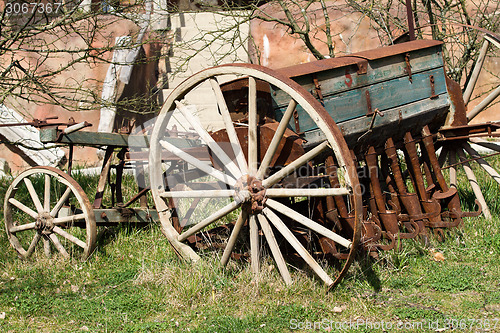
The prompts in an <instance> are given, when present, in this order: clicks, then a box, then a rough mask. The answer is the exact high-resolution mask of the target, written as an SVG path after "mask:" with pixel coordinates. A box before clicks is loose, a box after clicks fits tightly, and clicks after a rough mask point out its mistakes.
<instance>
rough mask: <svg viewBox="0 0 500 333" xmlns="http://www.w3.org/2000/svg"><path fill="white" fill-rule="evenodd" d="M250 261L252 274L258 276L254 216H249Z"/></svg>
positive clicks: (257, 230)
mask: <svg viewBox="0 0 500 333" xmlns="http://www.w3.org/2000/svg"><path fill="white" fill-rule="evenodd" d="M249 225H250V259H251V260H252V263H251V264H252V273H253V274H254V275H257V274H259V264H260V259H259V227H258V226H257V219H256V218H255V215H250V219H249Z"/></svg>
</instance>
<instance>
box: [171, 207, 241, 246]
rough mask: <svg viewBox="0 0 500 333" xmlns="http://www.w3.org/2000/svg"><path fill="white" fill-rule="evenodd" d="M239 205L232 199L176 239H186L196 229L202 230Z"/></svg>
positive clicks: (196, 230)
mask: <svg viewBox="0 0 500 333" xmlns="http://www.w3.org/2000/svg"><path fill="white" fill-rule="evenodd" d="M240 206H241V203H240V202H238V201H232V202H231V203H230V204H228V205H226V206H224V207H223V208H221V209H219V210H218V211H216V212H215V213H213V214H212V215H210V216H209V217H207V218H205V219H204V220H203V221H200V222H199V223H197V224H196V225H194V226H193V227H191V228H189V229H188V230H187V231H186V232H184V233H182V234H181V235H179V237H178V240H179V241H180V242H182V241H184V240H186V239H187V238H188V237H190V236H192V235H194V234H195V233H197V232H198V231H200V230H202V229H203V228H205V227H206V226H208V225H210V224H212V223H213V222H215V221H217V220H218V219H220V218H221V217H224V216H226V215H227V214H229V213H231V212H232V211H233V210H235V209H237V208H238V207H240Z"/></svg>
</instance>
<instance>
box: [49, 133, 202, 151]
mask: <svg viewBox="0 0 500 333" xmlns="http://www.w3.org/2000/svg"><path fill="white" fill-rule="evenodd" d="M59 133H61V131H60V130H57V129H55V128H43V129H41V130H40V140H41V142H43V143H49V142H54V143H55V142H57V143H65V144H70V143H72V144H75V145H80V146H91V147H92V146H95V147H100V146H114V147H131V148H148V147H149V137H148V136H147V135H127V134H119V133H102V132H88V131H78V132H73V133H70V134H63V135H61V137H60V138H59ZM164 140H165V141H167V142H169V143H171V144H173V145H174V146H176V147H178V148H188V147H193V146H195V145H196V143H197V142H198V141H196V140H191V139H184V138H173V137H166V138H164Z"/></svg>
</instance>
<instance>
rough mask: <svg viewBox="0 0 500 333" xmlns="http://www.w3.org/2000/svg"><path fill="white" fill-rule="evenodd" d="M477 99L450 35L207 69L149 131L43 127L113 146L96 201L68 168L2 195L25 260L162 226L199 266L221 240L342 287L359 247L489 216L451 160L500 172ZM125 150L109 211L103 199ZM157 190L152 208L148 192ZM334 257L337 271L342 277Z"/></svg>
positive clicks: (176, 94)
mask: <svg viewBox="0 0 500 333" xmlns="http://www.w3.org/2000/svg"><path fill="white" fill-rule="evenodd" d="M486 38H487V39H486V41H487V43H492V44H495V45H498V43H499V39H498V38H497V37H496V36H494V35H488V36H487V37H486ZM473 81H474V80H471V82H472V83H471V84H472V86H473V84H474V83H473ZM471 84H469V86H471ZM469 89H470V88H469ZM201 90H203V91H204V92H206V91H209V92H211V94H212V95H213V98H214V100H215V101H216V107H215V108H209V107H206V106H205V104H204V102H205V101H204V100H201V99H199V101H198V102H199V103H198V104H197V103H196V97H197V96H201V93H199V91H201ZM495 93H496V95H497V96H498V88H497V89H496V91H494V92H493V94H495ZM467 94H469V92H468V90H467ZM491 97H493V99H494V97H495V96H494V95H492V96H490V98H489V102H491V100H492V98H491ZM467 99H468V97H466V98H464V97H462V90H461V88H460V86H459V85H458V84H457V83H455V82H453V81H451V80H450V79H448V78H447V77H446V73H445V68H444V63H443V56H442V44H441V42H437V41H430V40H417V41H410V42H405V43H401V44H397V45H393V46H389V47H383V48H379V49H375V50H371V51H366V52H361V53H356V54H351V55H349V56H345V57H339V58H332V59H326V60H320V61H316V62H311V63H307V64H303V65H297V66H294V67H289V68H284V69H282V70H279V71H273V70H270V69H267V68H264V67H261V66H257V65H249V64H230V65H223V66H218V67H213V68H208V69H206V70H203V71H201V72H199V73H197V74H195V75H193V76H192V77H190V78H189V79H187V80H185V81H184V82H183V83H181V84H180V85H179V86H177V87H176V88H175V89H174V90H173V91H172V92H171V94H170V95H169V96H168V98H167V99H166V101H165V103H164V105H163V107H162V109H161V112H160V113H159V115H158V117H157V118H156V119H155V122H154V128H153V130H152V132H151V134H150V135H142V134H141V135H122V134H117V133H113V134H101V133H91V132H84V131H80V130H76V129H79V128H76V129H75V128H73V129H71V130H67V129H62V128H60V127H62V126H59V127H57V126H54V127H53V128H50V127H45V128H44V129H43V130H42V131H41V137H42V140H43V141H45V142H56V143H65V144H71V145H88V146H99V147H103V146H106V147H107V150H106V154H105V158H104V163H103V168H102V173H101V179H100V180H99V184H98V189H97V191H96V192H97V194H96V196H95V200H94V202H93V203H92V202H90V200H89V199H88V198H87V196H86V195H85V192H84V191H83V189H82V188H81V186H80V185H79V184H78V183H77V182H76V181H74V180H73V179H72V178H71V176H70V175H69V174H67V173H63V172H62V171H59V170H57V169H54V168H49V167H35V168H32V169H29V170H27V171H24V172H23V173H21V174H20V175H19V176H18V177H17V178H16V179H15V180H14V182H13V183H12V185H11V186H10V188H9V189H8V191H7V196H6V198H5V208H4V209H5V210H4V211H5V225H6V231H7V234H8V236H9V240H10V242H11V244H12V245H13V247H14V248H15V249H16V251H17V252H18V253H19V254H20V255H21V256H22V257H29V256H31V255H32V254H33V253H34V252H35V251H36V250H37V248H38V247H41V248H43V249H44V250H45V252H46V254H47V255H50V254H51V251H52V250H53V249H54V248H55V249H56V250H57V252H59V253H61V254H62V255H64V256H67V257H69V256H73V255H80V256H81V257H83V258H86V257H88V256H89V255H90V254H91V253H92V251H93V250H94V247H95V240H96V230H97V227H99V226H101V225H109V224H113V223H120V222H134V223H138V222H144V223H146V222H148V221H160V223H161V228H162V231H163V233H164V234H165V235H166V237H167V239H168V241H169V242H170V243H171V244H172V246H173V247H174V249H175V250H176V252H177V253H178V254H179V255H180V256H181V257H183V258H186V259H188V260H198V259H199V258H200V255H199V251H206V250H209V249H215V250H220V258H221V259H220V260H221V263H222V264H223V265H226V264H227V263H228V261H229V260H230V259H231V258H235V259H240V258H243V259H245V260H248V261H249V262H251V266H252V270H253V271H254V272H256V273H257V272H258V271H259V263H260V259H259V256H260V255H261V254H262V253H263V250H265V251H269V253H270V254H272V256H273V258H274V260H275V262H276V266H277V267H278V269H279V272H280V273H281V275H282V277H283V279H284V280H285V282H286V283H287V284H288V283H291V277H290V273H289V271H288V267H289V266H288V265H287V263H290V264H293V265H299V264H296V262H302V263H305V264H307V265H308V266H309V267H310V269H311V270H312V271H314V273H315V274H317V275H318V277H319V278H321V279H322V280H323V281H324V282H325V284H326V285H328V286H330V287H332V286H334V285H336V284H337V283H338V282H339V281H340V280H341V279H342V277H343V276H344V275H345V274H346V272H347V270H348V268H349V266H350V264H351V263H352V261H353V260H354V258H355V255H356V253H358V252H359V251H360V250H363V251H365V252H366V253H369V254H370V255H372V256H377V253H378V252H379V251H382V250H390V249H395V248H397V247H398V244H399V243H400V241H401V240H404V239H410V238H418V239H420V240H421V241H422V242H423V243H424V244H425V243H426V242H427V241H428V235H429V233H431V232H432V233H437V234H438V235H441V234H443V230H444V229H445V228H451V227H456V226H459V225H460V224H461V223H462V222H463V218H464V217H465V216H477V215H479V214H480V213H481V208H482V209H483V212H485V213H486V212H487V207H486V206H485V202H484V199H483V198H482V196H481V195H480V191H479V190H477V191H478V192H477V196H478V201H477V207H478V209H477V211H475V212H463V211H462V210H461V206H460V200H459V197H458V194H457V189H456V167H457V166H458V165H460V164H463V166H464V168H465V170H466V172H467V175H468V176H469V177H470V178H471V179H472V177H473V174H472V173H471V172H470V167H469V163H468V162H469V161H470V160H475V161H478V162H479V163H480V165H482V166H484V167H485V169H486V170H487V171H488V172H489V173H490V174H491V175H492V176H493V177H494V178H495V179H496V180H499V179H500V176H499V175H498V173H497V172H496V171H495V170H494V169H493V168H491V167H490V166H489V165H488V164H487V163H486V162H485V161H484V159H483V158H482V157H481V156H479V155H478V153H477V152H476V151H474V150H473V148H472V147H471V146H470V144H469V141H472V142H474V143H478V144H482V145H485V146H488V147H489V148H491V149H493V150H496V151H500V145H497V144H495V143H492V142H485V141H483V140H482V139H481V138H486V137H493V136H496V135H497V133H496V129H497V127H498V126H500V124H499V123H486V124H479V125H477V124H476V125H470V124H468V120H470V119H471V118H472V117H473V114H471V113H469V114H467V113H466V103H467ZM193 101H194V102H193ZM489 102H488V100H487V101H486V102H485V103H484V104H488V103H489ZM474 112H476V111H474ZM201 114H204V117H200V115H201ZM207 114H208V115H209V116H208V117H207ZM200 119H203V120H200ZM207 119H208V121H207ZM115 150H116V151H117V152H118V154H117V155H116V156H117V157H116V158H115V161H116V160H117V161H118V163H117V164H116V166H115V168H116V181H115V183H114V184H112V185H113V186H112V190H113V191H112V194H113V200H112V202H113V205H112V206H113V207H107V208H105V207H103V205H102V196H103V193H104V189H105V186H106V182H107V181H108V180H109V174H110V169H111V168H112V161H113V159H112V156H113V153H114V152H115ZM148 151H149V153H148ZM436 151H439V152H440V153H439V154H437V153H436ZM464 151H465V152H467V154H468V155H469V156H470V158H467V157H466V154H464ZM148 156H149V157H148ZM457 156H458V160H457ZM145 164H148V165H149V173H148V172H138V175H139V176H140V177H142V178H141V179H149V185H148V186H146V185H145V186H143V188H140V192H139V193H138V194H137V195H136V196H135V197H134V198H132V199H130V200H129V201H125V200H124V198H123V195H122V191H121V181H120V179H121V175H122V173H123V170H124V168H126V167H127V166H130V165H136V166H137V165H140V166H142V165H145ZM443 166H444V167H447V168H450V178H451V182H448V181H447V180H446V179H445V177H444V175H443V172H442V167H443ZM141 170H142V169H141ZM37 177H38V178H37ZM35 178H36V179H35ZM37 179H38V180H39V181H37ZM35 182H36V183H37V184H38V183H39V184H41V185H38V186H39V188H36V186H37V185H36V184H35ZM34 184H35V185H34ZM23 188H24V190H22V189H23ZM475 191H476V189H475ZM148 192H149V193H151V195H152V197H153V199H154V203H155V208H154V209H152V207H148V206H147V202H146V201H145V200H144V199H141V198H145V196H146V194H147V193H148ZM136 202H140V205H139V204H134V203H136ZM325 262H327V263H330V264H332V267H335V268H336V269H337V270H338V272H337V273H336V274H335V275H334V276H331V275H332V274H328V273H327V272H326V271H325V269H324V266H323V264H324V263H325ZM320 263H321V264H320Z"/></svg>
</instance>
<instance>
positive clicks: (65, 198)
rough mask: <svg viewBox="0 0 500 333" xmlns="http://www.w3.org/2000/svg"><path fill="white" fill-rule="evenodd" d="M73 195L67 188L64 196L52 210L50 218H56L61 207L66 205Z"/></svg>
mask: <svg viewBox="0 0 500 333" xmlns="http://www.w3.org/2000/svg"><path fill="white" fill-rule="evenodd" d="M70 194H71V188H69V187H67V188H66V190H65V191H64V193H63V195H62V196H61V198H59V200H58V201H57V203H56V205H55V206H54V208H52V210H51V211H50V216H52V217H54V216H56V215H57V213H59V210H60V209H61V207H62V206H63V205H64V203H65V202H66V201H67V200H68V198H69V195H70Z"/></svg>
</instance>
